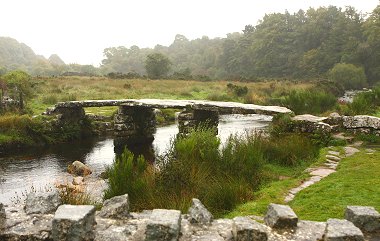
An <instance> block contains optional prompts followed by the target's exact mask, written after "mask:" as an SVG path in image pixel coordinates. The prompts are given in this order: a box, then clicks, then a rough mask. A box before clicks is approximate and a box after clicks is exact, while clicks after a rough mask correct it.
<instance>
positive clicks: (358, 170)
mask: <svg viewBox="0 0 380 241" xmlns="http://www.w3.org/2000/svg"><path fill="white" fill-rule="evenodd" d="M335 150H336V151H341V150H342V148H340V147H337V148H335ZM326 153H327V148H324V149H322V150H321V155H320V158H319V159H318V160H316V161H315V162H314V163H313V164H312V165H311V166H320V165H321V164H322V163H323V162H324V160H325V158H324V156H325V154H326ZM282 169H283V168H282ZM300 169H302V168H301V167H300ZM278 173H286V170H280V171H279V172H278ZM297 173H298V174H299V176H297ZM379 173H380V149H378V150H377V152H375V153H374V154H373V155H368V154H366V153H365V151H361V152H360V153H357V154H356V155H354V156H352V157H348V158H344V159H342V161H341V162H340V165H339V167H338V171H337V172H336V173H333V174H331V175H330V176H328V177H326V178H325V179H322V180H321V181H320V182H319V183H316V184H314V185H312V186H310V187H308V188H306V189H304V190H302V191H301V192H299V193H298V194H297V195H296V197H295V199H294V200H293V201H291V202H290V203H289V204H288V205H290V206H291V207H292V208H293V210H294V211H295V213H296V214H297V215H298V217H299V218H300V219H303V220H313V221H326V220H327V219H328V218H343V215H344V210H345V208H346V206H348V205H361V206H373V207H375V208H376V209H377V210H380V195H379V193H380V178H379ZM290 174H291V173H290ZM306 178H308V174H307V173H304V172H299V171H294V173H293V178H290V179H287V180H280V181H277V182H271V183H269V184H267V185H265V186H263V187H262V188H261V189H260V190H259V191H257V192H255V193H254V200H253V201H250V202H247V203H245V204H242V205H239V206H238V207H237V208H236V209H234V210H233V211H232V212H230V213H228V214H227V215H226V217H229V218H231V217H235V216H241V215H259V216H262V215H265V213H266V210H267V206H268V204H270V203H278V204H284V198H285V196H286V195H287V194H288V192H289V190H290V189H292V188H294V187H297V186H298V185H300V184H301V183H302V181H303V180H305V179H306Z"/></svg>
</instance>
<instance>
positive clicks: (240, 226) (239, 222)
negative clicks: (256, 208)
mask: <svg viewBox="0 0 380 241" xmlns="http://www.w3.org/2000/svg"><path fill="white" fill-rule="evenodd" d="M233 221H234V224H233V234H234V237H235V240H236V241H246V240H250V241H267V240H268V237H269V232H270V231H269V228H268V227H266V226H265V225H263V224H261V223H258V222H256V221H253V220H252V219H250V218H248V217H236V218H234V219H233Z"/></svg>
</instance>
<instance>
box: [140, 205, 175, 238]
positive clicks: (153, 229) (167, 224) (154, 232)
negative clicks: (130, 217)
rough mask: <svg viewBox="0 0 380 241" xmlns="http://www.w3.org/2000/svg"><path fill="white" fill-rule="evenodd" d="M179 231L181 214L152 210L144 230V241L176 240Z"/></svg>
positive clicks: (173, 211) (171, 211)
mask: <svg viewBox="0 0 380 241" xmlns="http://www.w3.org/2000/svg"><path fill="white" fill-rule="evenodd" d="M180 229H181V212H180V211H178V210H165V209H154V210H153V212H152V215H151V217H150V220H148V221H147V225H146V230H145V240H146V241H174V240H178V237H179V232H180Z"/></svg>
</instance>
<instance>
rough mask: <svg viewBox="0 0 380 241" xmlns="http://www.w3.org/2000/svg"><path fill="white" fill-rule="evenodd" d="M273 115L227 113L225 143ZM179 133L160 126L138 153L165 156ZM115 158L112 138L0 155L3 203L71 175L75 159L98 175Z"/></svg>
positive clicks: (264, 123)
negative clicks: (233, 135)
mask: <svg viewBox="0 0 380 241" xmlns="http://www.w3.org/2000/svg"><path fill="white" fill-rule="evenodd" d="M270 121H271V117H269V116H263V115H245V116H242V115H227V116H221V117H220V122H219V127H218V132H219V134H218V135H219V137H220V139H221V141H222V143H224V142H225V141H226V140H227V138H228V137H229V136H230V135H231V134H243V133H244V132H245V130H252V129H261V128H265V127H266V126H267V125H268V124H269V122H270ZM177 133H178V126H177V125H176V124H174V125H170V126H166V127H159V128H157V132H156V134H155V140H154V141H153V144H152V145H150V146H145V147H134V149H133V151H134V152H136V153H139V154H141V153H145V155H147V153H149V155H148V156H149V158H148V159H149V160H153V159H154V154H155V155H162V154H163V153H164V152H165V151H166V150H167V149H168V148H169V147H170V143H171V141H172V139H173V138H174V137H175V136H176V135H177ZM153 150H154V151H153ZM114 159H115V153H114V145H113V139H112V138H105V139H97V140H87V141H81V142H73V143H69V144H65V145H58V146H55V147H52V148H49V149H44V150H33V152H30V153H21V154H17V155H12V156H9V157H3V158H0V202H2V203H5V204H9V203H11V197H14V196H15V193H17V194H18V195H20V194H21V193H22V192H25V190H29V189H30V188H31V186H34V187H35V188H37V189H44V188H47V187H49V186H52V185H53V184H54V183H55V182H56V181H57V180H62V179H64V178H69V177H70V176H69V175H68V174H67V173H66V169H67V166H68V165H69V164H70V163H72V162H73V161H75V160H79V161H82V162H83V163H85V164H87V165H88V166H89V167H90V168H91V169H92V170H93V175H94V176H98V175H100V173H101V172H103V171H104V170H105V168H106V166H107V165H110V164H112V162H113V160H114Z"/></svg>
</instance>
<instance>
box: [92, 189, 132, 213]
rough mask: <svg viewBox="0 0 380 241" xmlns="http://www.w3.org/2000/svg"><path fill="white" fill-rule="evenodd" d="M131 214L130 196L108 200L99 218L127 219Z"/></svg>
mask: <svg viewBox="0 0 380 241" xmlns="http://www.w3.org/2000/svg"><path fill="white" fill-rule="evenodd" d="M128 214H129V199H128V194H125V195H122V196H116V197H113V198H111V199H107V200H106V201H105V202H104V204H103V207H102V209H101V210H100V212H99V216H100V217H102V218H121V219H122V218H127V217H128Z"/></svg>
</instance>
